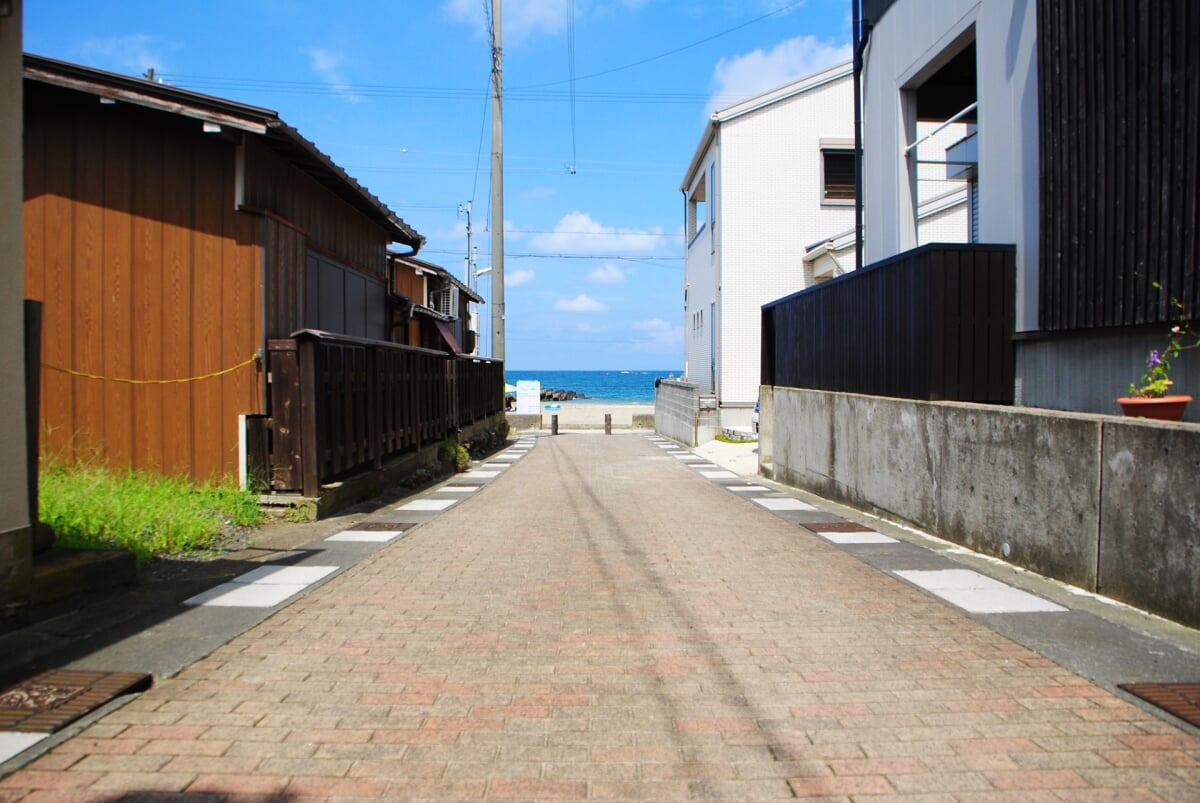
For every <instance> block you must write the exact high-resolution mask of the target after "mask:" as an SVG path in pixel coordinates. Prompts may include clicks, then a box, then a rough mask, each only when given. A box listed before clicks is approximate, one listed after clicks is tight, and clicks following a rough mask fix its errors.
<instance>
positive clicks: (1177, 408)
mask: <svg viewBox="0 0 1200 803" xmlns="http://www.w3.org/2000/svg"><path fill="white" fill-rule="evenodd" d="M1191 400H1192V397H1191V396H1182V395H1180V396H1149V397H1142V396H1123V397H1121V398H1119V399H1117V404H1119V405H1121V411H1122V412H1123V413H1125V415H1127V416H1129V417H1130V418H1151V419H1154V420H1155V421H1179V420H1181V419H1182V418H1183V411H1184V408H1186V407H1187V403H1188V402H1190V401H1191Z"/></svg>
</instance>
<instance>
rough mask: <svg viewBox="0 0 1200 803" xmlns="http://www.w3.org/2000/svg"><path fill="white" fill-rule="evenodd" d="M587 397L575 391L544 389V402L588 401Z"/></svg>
mask: <svg viewBox="0 0 1200 803" xmlns="http://www.w3.org/2000/svg"><path fill="white" fill-rule="evenodd" d="M586 398H587V395H585V394H583V393H576V392H575V391H573V390H555V389H553V388H542V401H552V402H564V401H573V400H574V399H586Z"/></svg>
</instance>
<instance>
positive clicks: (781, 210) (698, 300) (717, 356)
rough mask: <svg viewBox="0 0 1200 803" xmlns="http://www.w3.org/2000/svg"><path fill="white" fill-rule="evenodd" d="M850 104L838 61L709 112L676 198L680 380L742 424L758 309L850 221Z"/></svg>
mask: <svg viewBox="0 0 1200 803" xmlns="http://www.w3.org/2000/svg"><path fill="white" fill-rule="evenodd" d="M853 114H854V104H853V87H852V84H851V67H850V65H849V64H842V65H838V66H836V67H833V68H830V69H828V70H825V71H823V72H819V73H817V74H815V75H811V76H808V77H807V78H803V79H801V80H799V81H795V82H793V83H790V84H787V85H785V86H782V87H779V88H777V89H774V90H772V91H770V92H767V93H764V94H762V95H759V96H757V97H754V98H750V99H749V100H745V101H742V102H741V103H738V104H736V105H733V106H730V107H728V108H725V109H721V110H719V111H717V112H716V113H715V114H713V116H712V118H711V119H710V121H709V123H708V126H707V127H706V128H705V129H704V134H703V136H701V138H700V144H699V146H698V147H697V148H696V152H695V155H694V156H693V157H692V160H691V164H690V165H689V166H688V170H687V174H686V175H685V176H684V179H683V184H682V185H681V187H680V189H681V190H682V191H683V194H684V204H685V221H686V225H685V232H686V240H687V252H686V260H685V266H684V364H685V371H686V377H685V378H686V379H687V381H688V382H691V383H693V384H695V385H697V386H698V387H699V389H700V392H701V393H702V394H705V395H713V396H716V397H717V399H718V404H719V406H720V410H721V416H720V418H721V425H722V426H726V427H728V426H744V427H749V426H750V413H751V411H752V410H753V409H754V403H755V401H756V400H757V399H758V384H759V326H760V322H759V321H760V308H761V307H762V305H763V304H764V303H766V302H767V301H770V300H771V299H774V298H778V297H779V296H781V295H786V294H788V293H791V292H793V291H795V290H798V289H801V288H803V287H804V286H805V275H804V274H805V264H804V254H805V251H806V246H807V245H808V244H810V243H814V242H818V241H823V240H824V238H825V237H826V236H827V235H829V234H830V233H831V232H839V231H844V230H845V229H848V228H852V227H853V225H854V128H853V125H854V117H853Z"/></svg>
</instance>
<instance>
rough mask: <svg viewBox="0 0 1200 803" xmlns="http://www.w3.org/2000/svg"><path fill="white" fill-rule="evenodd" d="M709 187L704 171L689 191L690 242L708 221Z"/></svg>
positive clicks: (688, 234)
mask: <svg viewBox="0 0 1200 803" xmlns="http://www.w3.org/2000/svg"><path fill="white" fill-rule="evenodd" d="M707 201H708V188H707V185H706V181H705V176H704V174H703V173H701V174H700V181H699V182H698V183H697V184H696V186H695V187H694V188H693V189H692V191H691V192H690V193H688V199H687V238H688V242H689V243H690V242H691V241H692V240H693V239H694V238H695V237H696V235H697V234H698V233H699V232H700V231H701V230H702V229H703V228H704V224H705V223H706V222H707V221H708V206H707Z"/></svg>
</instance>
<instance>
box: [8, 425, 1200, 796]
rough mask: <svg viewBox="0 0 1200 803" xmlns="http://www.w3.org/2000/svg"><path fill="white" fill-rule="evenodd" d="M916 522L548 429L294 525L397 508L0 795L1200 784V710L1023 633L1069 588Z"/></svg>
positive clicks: (318, 550) (337, 537)
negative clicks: (1155, 708) (952, 550)
mask: <svg viewBox="0 0 1200 803" xmlns="http://www.w3.org/2000/svg"><path fill="white" fill-rule="evenodd" d="M356 534H357V535H356ZM372 534H373V535H372ZM894 535H895V534H894V533H893V534H891V535H889V533H888V531H887V528H885V527H883V526H882V525H874V526H868V525H864V524H862V523H861V522H858V521H855V520H852V519H850V518H848V517H847V514H846V512H845V511H840V510H837V509H835V508H834V507H833V506H831V505H828V504H827V503H824V502H823V501H822V500H819V499H815V498H812V497H808V496H806V495H804V494H801V493H797V492H794V491H788V490H787V489H782V488H780V487H778V486H773V485H770V484H764V483H761V482H759V481H757V480H756V479H755V478H753V477H750V478H747V477H745V476H741V475H739V474H738V473H737V472H735V471H731V470H729V469H726V468H722V467H721V466H719V465H717V464H715V463H710V462H707V461H706V460H705V459H704V458H703V457H702V456H700V455H697V454H695V453H694V452H691V451H689V450H684V449H681V448H679V447H677V446H676V445H675V444H672V443H670V442H668V441H665V440H663V439H660V438H657V437H655V436H651V435H647V434H635V433H624V434H619V435H614V436H604V435H601V434H594V433H593V434H564V435H559V436H557V437H550V436H548V435H547V434H545V433H540V434H538V435H536V436H535V435H526V436H523V437H522V438H521V439H520V440H519V441H517V442H516V443H515V444H513V446H512V447H511V448H510V449H507V450H505V451H504V452H502V453H500V454H498V455H496V456H495V457H494V458H493V459H491V460H489V461H487V462H486V463H483V464H482V465H477V466H476V467H474V468H473V470H472V471H471V472H469V473H467V474H464V475H459V476H458V477H456V478H454V479H452V480H451V481H448V482H447V483H444V484H442V485H439V486H437V487H436V488H433V489H430V490H429V491H427V492H425V493H422V494H421V495H420V496H419V497H417V498H414V499H411V500H406V501H404V502H403V503H400V504H393V505H389V506H387V507H385V508H381V509H379V510H378V511H376V512H374V513H372V514H371V515H369V516H367V517H365V518H364V520H362V521H360V522H357V523H355V524H354V525H352V526H350V527H349V528H348V529H346V530H344V531H342V532H339V533H334V534H331V535H329V536H328V537H326V538H323V539H322V540H321V541H318V542H314V543H312V544H308V545H306V546H304V547H303V548H302V549H300V550H298V552H300V553H303V554H301V555H300V558H299V559H296V558H293V563H291V564H289V567H300V568H303V567H306V566H307V567H309V568H315V567H316V566H318V565H323V564H326V563H331V564H332V563H336V560H335V559H336V556H337V555H338V554H340V553H337V551H336V550H337V549H348V548H349V546H350V545H351V544H353V543H354V539H355V538H361V539H363V540H362V541H361V543H363V544H367V543H368V542H369V539H370V538H374V545H373V546H372V547H371V549H373V551H369V552H364V553H362V554H361V555H360V556H359V557H358V558H357V560H356V562H353V563H352V565H349V566H348V567H344V568H340V569H338V570H337V571H335V572H333V573H332V574H330V575H329V576H327V577H324V578H323V579H322V580H321V581H320V582H319V583H317V584H316V585H314V586H312V587H311V588H310V589H309V590H307V591H306V592H304V593H303V594H302V595H299V596H293V597H289V598H287V599H286V600H277V601H276V603H275V607H273V608H270V609H269V611H268V612H267V613H266V614H264V617H265V618H263V619H262V621H261V622H259V623H258V624H256V625H253V626H251V627H249V628H248V629H245V630H244V632H241V633H240V635H235V636H233V637H231V638H230V639H229V640H228V642H227V643H224V644H222V645H221V646H218V647H216V649H214V650H212V652H211V653H210V654H207V655H206V656H205V657H203V658H201V659H200V660H197V661H195V662H194V663H191V664H190V665H188V666H185V667H184V668H183V669H182V670H181V671H179V672H178V673H176V674H173V675H172V676H169V677H160V678H157V679H156V683H155V685H154V686H153V687H152V688H151V689H149V690H148V691H146V692H144V693H142V694H140V695H138V696H136V697H135V698H133V699H131V700H129V701H127V702H126V704H124V705H122V706H120V707H117V708H115V709H114V710H111V711H109V712H108V713H107V714H106V715H104V716H102V717H100V718H98V719H96V720H95V721H94V722H91V723H90V724H89V725H88V726H87V727H86V728H85V729H83V730H82V731H81V732H79V733H78V734H76V735H75V736H73V738H69V739H66V740H65V741H62V742H61V743H58V744H57V745H56V746H54V747H53V748H52V749H50V750H48V751H47V752H45V753H44V754H43V755H42V756H41V757H40V758H37V759H35V760H34V761H32V762H31V763H29V764H28V765H27V766H25V767H24V768H23V769H19V770H17V771H15V772H13V773H12V774H10V775H8V776H7V777H5V778H4V779H3V780H2V781H0V800H16V799H21V798H22V797H23V796H26V795H28V796H29V797H30V799H39V798H40V799H80V800H86V799H93V800H110V799H119V798H120V797H121V796H122V795H129V796H130V799H180V800H183V799H192V797H193V796H195V799H197V800H199V799H209V797H211V798H213V799H231V800H233V799H242V798H245V799H252V798H255V797H256V796H257V797H272V798H273V799H280V800H282V799H292V798H298V799H299V798H309V797H311V798H317V799H326V798H379V797H390V798H444V799H445V798H452V799H478V798H489V799H548V798H555V799H583V798H596V799H646V798H658V799H684V798H723V799H731V800H749V799H783V798H792V797H797V796H798V797H810V798H812V797H816V798H823V799H833V800H849V799H859V797H860V796H865V795H886V796H900V797H905V796H907V798H908V799H912V800H975V799H978V800H997V799H1002V800H1003V799H1011V800H1073V799H1078V800H1095V799H1113V800H1116V799H1121V800H1127V799H1139V800H1196V799H1200V739H1198V738H1197V737H1196V735H1195V732H1194V730H1190V729H1188V728H1186V727H1183V726H1181V725H1180V724H1179V723H1176V722H1172V721H1169V720H1168V719H1166V718H1164V717H1162V716H1158V715H1155V714H1154V713H1151V712H1150V711H1149V710H1147V709H1146V708H1144V707H1141V706H1139V705H1135V704H1134V703H1132V702H1131V701H1130V700H1129V699H1126V698H1124V697H1122V696H1120V695H1118V694H1116V693H1114V691H1113V690H1111V689H1109V688H1106V687H1105V686H1102V685H1098V684H1097V683H1093V682H1091V681H1089V680H1087V679H1085V678H1084V677H1082V676H1081V675H1080V674H1077V673H1076V672H1073V671H1071V670H1069V669H1067V668H1064V666H1063V665H1061V664H1060V663H1059V662H1056V661H1055V660H1051V659H1049V658H1047V657H1046V656H1045V655H1043V654H1040V653H1039V652H1036V651H1034V650H1033V649H1030V648H1029V647H1026V646H1023V645H1022V644H1020V643H1017V642H1016V641H1014V640H1013V639H1010V638H1009V637H1006V636H1005V635H1001V633H1000V632H998V629H997V628H999V627H1002V625H1001V624H1000V623H1001V622H1003V621H1004V620H1012V619H1021V620H1022V621H1025V622H1027V623H1031V624H1029V625H1028V626H1030V627H1034V628H1054V627H1061V626H1062V625H1063V623H1067V624H1075V625H1077V624H1078V623H1079V622H1080V621H1082V620H1080V619H1071V618H1070V617H1074V616H1076V614H1077V612H1076V611H1075V610H1072V609H1071V606H1070V605H1064V604H1062V602H1064V599H1063V598H1062V597H1063V596H1065V595H1059V596H1058V597H1056V598H1054V599H1051V598H1048V597H1046V598H1044V597H1040V596H1038V595H1036V594H1029V593H1028V592H1022V593H1021V594H1015V595H1014V594H1009V593H1004V592H997V590H996V589H994V588H993V589H991V592H989V593H984V594H983V596H981V597H973V596H970V595H965V596H964V595H959V596H957V597H947V596H945V595H944V594H942V593H941V591H942V590H943V589H941V587H940V586H938V585H937V584H934V585H929V584H927V583H925V584H923V583H922V581H921V578H920V577H918V574H919V573H920V572H923V571H924V572H935V573H936V572H940V571H959V569H955V568H953V566H954V564H951V563H949V559H948V558H947V557H945V556H943V555H940V554H934V553H930V552H928V551H927V550H922V549H921V548H920V547H919V546H917V545H914V544H910V543H908V542H907V541H906V540H904V539H901V538H898V537H893V536H894ZM363 548H364V549H366V548H367V547H366V546H364V547H363ZM872 550H874V551H872ZM881 555H882V556H889V557H887V558H886V559H884V558H883V557H880V556H881ZM881 566H882V567H890V568H880V567H881ZM956 576H959V577H961V575H956ZM966 586H967V587H960V588H959V590H960V591H962V590H970V589H971V588H973V586H971V584H966ZM976 590H978V589H976ZM1010 590H1012V591H1021V589H1017V588H1012V589H1010ZM229 593H234V592H229ZM220 597H221V595H220V594H215V595H212V596H211V597H210V598H209V602H208V603H202V604H199V605H196V606H194V607H192V608H190V609H188V612H184V610H183V609H182V608H181V609H180V612H179V614H178V618H177V620H176V622H175V627H176V628H177V629H178V628H185V627H186V626H187V622H188V621H189V620H188V618H187V617H188V616H189V615H199V614H201V613H203V612H205V611H213V610H214V608H212V607H211V604H214V603H213V600H218V599H220ZM1030 598H1032V599H1030ZM950 599H953V600H955V602H953V604H952V603H951V602H950V601H949V600H950ZM981 601H990V603H991V604H993V607H992V608H991V609H990V612H988V613H983V614H979V613H973V612H972V610H973V606H974V605H976V604H980V603H981ZM1006 604H1007V605H1012V606H1015V607H1014V608H1013V609H1012V610H1008V609H1006V608H1005V607H1004V605H1006ZM996 606H998V607H996ZM217 610H218V611H219V609H217ZM229 610H233V609H229ZM1017 611H1022V612H1017ZM1055 622H1058V623H1059V624H1057V625H1056V624H1054V623H1055ZM1074 629H1078V628H1077V627H1075V628H1074ZM1164 649H1166V648H1165V647H1164ZM1167 651H1168V652H1169V650H1167ZM1164 654H1165V653H1164ZM1193 657H1194V656H1193ZM1181 660H1183V661H1185V662H1186V660H1187V657H1186V655H1185V656H1184V658H1183V659H1181ZM1163 661H1164V663H1160V664H1159V666H1162V667H1166V666H1168V665H1170V666H1173V667H1174V668H1175V669H1176V670H1177V669H1178V665H1174V664H1169V662H1166V659H1165V658H1164V659H1163ZM129 668H130V669H131V670H134V669H136V667H129ZM176 796H177V797H176Z"/></svg>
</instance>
